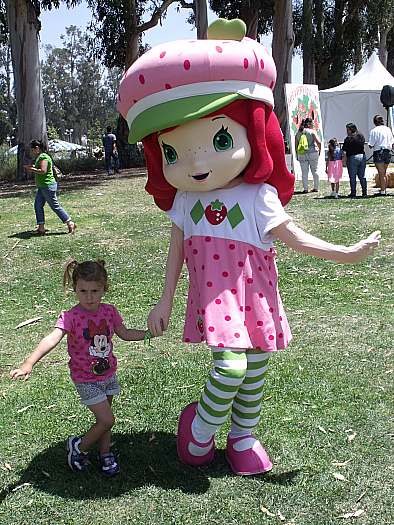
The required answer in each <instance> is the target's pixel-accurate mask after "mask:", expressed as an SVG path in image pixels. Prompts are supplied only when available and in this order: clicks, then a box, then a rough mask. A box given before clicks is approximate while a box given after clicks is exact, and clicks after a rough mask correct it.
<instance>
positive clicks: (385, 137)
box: [368, 115, 394, 195]
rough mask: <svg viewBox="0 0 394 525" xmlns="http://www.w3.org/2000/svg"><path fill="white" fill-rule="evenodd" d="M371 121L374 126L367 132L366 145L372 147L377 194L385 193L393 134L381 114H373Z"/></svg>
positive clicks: (393, 141)
mask: <svg viewBox="0 0 394 525" xmlns="http://www.w3.org/2000/svg"><path fill="white" fill-rule="evenodd" d="M373 123H374V124H375V127H374V128H373V129H372V130H371V132H370V134H369V139H368V146H369V147H370V148H371V149H373V161H374V163H375V166H376V169H377V170H378V176H379V186H380V191H379V193H378V194H377V195H386V193H387V168H388V165H389V164H390V160H391V148H392V146H393V143H394V136H393V132H392V131H391V129H390V128H389V127H388V126H385V125H384V121H383V117H382V116H381V115H375V116H374V118H373Z"/></svg>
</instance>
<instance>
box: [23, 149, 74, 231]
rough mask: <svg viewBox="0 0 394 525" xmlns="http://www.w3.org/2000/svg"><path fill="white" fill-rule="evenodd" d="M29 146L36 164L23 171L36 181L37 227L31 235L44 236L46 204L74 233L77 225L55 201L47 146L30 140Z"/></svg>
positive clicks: (51, 164) (35, 205)
mask: <svg viewBox="0 0 394 525" xmlns="http://www.w3.org/2000/svg"><path fill="white" fill-rule="evenodd" d="M29 146H30V151H31V152H32V153H33V155H35V157H36V162H35V164H34V166H25V169H26V170H27V171H30V172H31V173H34V175H35V179H36V184H37V194H36V199H35V201H34V211H35V212H36V219H37V226H38V227H37V229H36V230H33V231H32V232H30V233H31V234H32V235H45V233H46V229H45V214H44V206H45V203H46V202H47V203H48V206H49V207H50V208H51V210H53V211H54V212H55V213H56V215H57V216H58V217H59V219H60V220H61V221H62V222H63V224H67V226H68V233H74V232H75V229H76V227H77V225H76V224H75V222H73V221H72V220H71V218H70V216H69V214H68V213H67V212H66V211H65V210H64V209H63V208H62V207H61V206H60V204H59V202H58V200H57V196H56V190H57V182H56V179H55V177H54V175H53V162H52V157H51V156H50V155H48V149H47V145H46V144H45V142H43V141H42V140H32V141H31V142H30V144H29Z"/></svg>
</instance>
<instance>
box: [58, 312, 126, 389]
mask: <svg viewBox="0 0 394 525" xmlns="http://www.w3.org/2000/svg"><path fill="white" fill-rule="evenodd" d="M122 323H123V319H122V317H121V316H120V314H119V312H118V310H117V309H116V308H115V307H114V306H112V305H110V304H105V303H101V304H100V306H99V307H98V310H97V312H87V311H86V310H83V309H82V308H80V307H79V306H78V305H77V306H74V307H73V308H71V310H69V311H68V312H66V311H63V312H62V313H61V314H60V317H59V319H58V321H57V323H56V328H60V329H62V330H66V331H67V346H68V353H69V356H70V361H69V362H68V366H69V367H70V374H71V379H72V380H73V381H74V382H75V383H86V382H96V381H104V380H105V379H108V378H109V377H111V376H112V375H113V374H114V373H115V371H116V363H117V362H116V357H115V356H114V355H113V353H112V347H113V344H112V336H113V335H114V331H115V327H116V326H119V325H120V324H122Z"/></svg>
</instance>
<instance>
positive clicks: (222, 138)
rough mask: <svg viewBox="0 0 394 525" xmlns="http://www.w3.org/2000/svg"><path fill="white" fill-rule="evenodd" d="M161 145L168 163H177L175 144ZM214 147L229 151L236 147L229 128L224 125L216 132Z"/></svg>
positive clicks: (218, 149)
mask: <svg viewBox="0 0 394 525" xmlns="http://www.w3.org/2000/svg"><path fill="white" fill-rule="evenodd" d="M161 147H162V149H163V154H164V157H165V159H166V161H167V164H175V163H176V162H178V154H177V152H176V150H175V148H174V147H173V146H170V145H169V144H166V143H165V142H162V143H161ZM213 147H214V148H215V151H227V150H229V149H231V148H233V147H234V143H233V137H232V136H231V135H230V133H229V132H228V128H225V127H224V126H222V127H221V128H220V130H219V131H218V132H217V133H216V134H215V136H214V137H213Z"/></svg>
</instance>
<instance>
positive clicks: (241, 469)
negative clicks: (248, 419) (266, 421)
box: [226, 434, 272, 476]
mask: <svg viewBox="0 0 394 525" xmlns="http://www.w3.org/2000/svg"><path fill="white" fill-rule="evenodd" d="M226 458H227V461H228V462H229V463H230V467H231V468H232V470H233V471H234V472H235V473H236V474H240V475H242V476H248V475H250V474H261V473H262V472H268V471H269V470H271V469H272V463H271V461H270V459H269V457H268V455H267V452H266V451H265V450H264V449H263V447H262V446H261V443H260V441H259V440H258V439H256V438H255V437H254V435H253V434H250V436H245V437H240V438H236V439H231V438H230V436H229V437H228V438H227V448H226Z"/></svg>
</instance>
